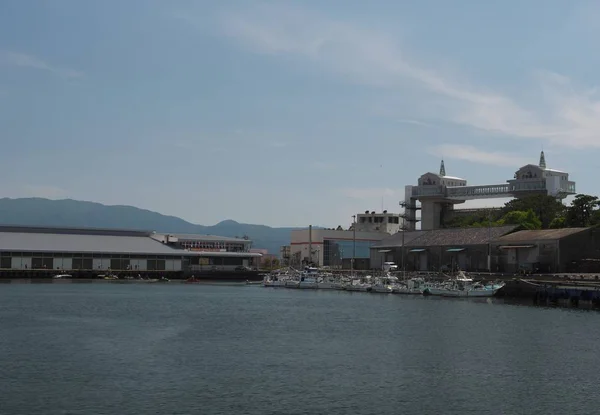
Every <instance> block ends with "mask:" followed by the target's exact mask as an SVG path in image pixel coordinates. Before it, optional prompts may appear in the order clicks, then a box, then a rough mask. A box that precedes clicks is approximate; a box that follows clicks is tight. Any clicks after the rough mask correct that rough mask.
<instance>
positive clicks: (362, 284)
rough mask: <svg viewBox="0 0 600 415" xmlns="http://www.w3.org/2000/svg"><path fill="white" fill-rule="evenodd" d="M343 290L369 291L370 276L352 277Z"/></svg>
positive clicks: (370, 285)
mask: <svg viewBox="0 0 600 415" xmlns="http://www.w3.org/2000/svg"><path fill="white" fill-rule="evenodd" d="M345 289H346V291H362V292H367V291H371V289H372V284H371V276H370V275H367V276H366V277H364V278H357V277H354V278H352V279H351V280H350V281H349V282H348V283H347V284H346V285H345Z"/></svg>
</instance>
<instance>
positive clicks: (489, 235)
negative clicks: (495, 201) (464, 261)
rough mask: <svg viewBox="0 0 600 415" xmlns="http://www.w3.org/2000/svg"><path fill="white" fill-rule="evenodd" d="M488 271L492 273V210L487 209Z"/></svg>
mask: <svg viewBox="0 0 600 415" xmlns="http://www.w3.org/2000/svg"><path fill="white" fill-rule="evenodd" d="M487 268H488V272H489V273H490V274H491V273H492V211H491V210H488V257H487Z"/></svg>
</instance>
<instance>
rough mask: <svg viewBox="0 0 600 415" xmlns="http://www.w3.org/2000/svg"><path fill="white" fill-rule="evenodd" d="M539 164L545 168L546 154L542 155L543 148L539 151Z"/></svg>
mask: <svg viewBox="0 0 600 415" xmlns="http://www.w3.org/2000/svg"><path fill="white" fill-rule="evenodd" d="M539 166H540V167H541V168H542V169H546V156H545V155H544V150H542V152H541V153H540V164H539Z"/></svg>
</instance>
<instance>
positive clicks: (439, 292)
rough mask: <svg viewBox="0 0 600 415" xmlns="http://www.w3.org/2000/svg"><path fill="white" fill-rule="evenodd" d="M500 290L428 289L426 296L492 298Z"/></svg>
mask: <svg viewBox="0 0 600 415" xmlns="http://www.w3.org/2000/svg"><path fill="white" fill-rule="evenodd" d="M498 290H500V289H499V288H497V289H493V290H452V289H444V288H428V289H427V290H426V291H427V294H428V295H435V296H440V297H493V296H494V295H496V293H497V292H498Z"/></svg>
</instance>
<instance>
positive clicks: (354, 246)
mask: <svg viewBox="0 0 600 415" xmlns="http://www.w3.org/2000/svg"><path fill="white" fill-rule="evenodd" d="M355 258H356V215H352V264H351V268H350V272H351V275H353V274H354V259H355Z"/></svg>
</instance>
